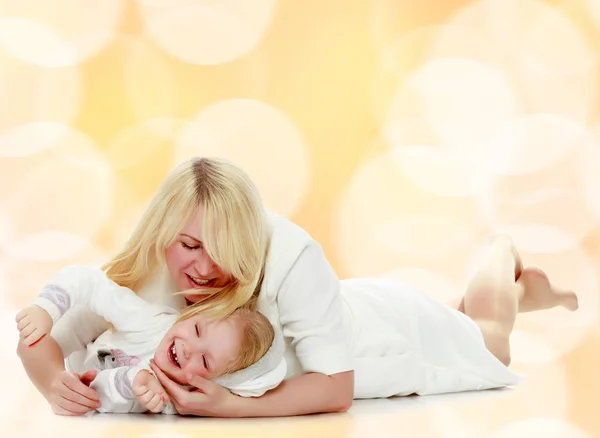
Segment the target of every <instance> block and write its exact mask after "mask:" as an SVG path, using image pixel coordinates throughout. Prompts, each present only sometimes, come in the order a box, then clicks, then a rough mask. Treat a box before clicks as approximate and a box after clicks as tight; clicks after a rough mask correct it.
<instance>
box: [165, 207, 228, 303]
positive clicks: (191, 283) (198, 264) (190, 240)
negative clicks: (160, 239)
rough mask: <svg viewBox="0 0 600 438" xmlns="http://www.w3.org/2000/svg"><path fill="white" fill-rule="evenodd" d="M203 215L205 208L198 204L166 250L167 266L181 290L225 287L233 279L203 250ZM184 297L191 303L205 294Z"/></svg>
mask: <svg viewBox="0 0 600 438" xmlns="http://www.w3.org/2000/svg"><path fill="white" fill-rule="evenodd" d="M203 216H204V209H203V208H202V207H198V208H197V209H196V211H195V212H194V214H193V215H192V217H191V218H190V220H189V221H188V222H187V224H185V226H184V228H183V230H181V233H180V234H179V235H178V236H177V240H175V242H174V243H173V244H171V245H170V246H169V247H168V248H167V251H166V261H167V267H168V269H169V273H170V274H171V278H172V279H173V281H174V282H175V284H176V286H177V288H178V289H179V290H186V289H206V288H212V287H223V286H226V285H227V284H228V283H229V282H230V281H231V277H230V276H229V275H227V274H226V273H224V272H223V271H222V270H221V268H219V267H218V266H217V265H216V264H215V262H213V261H212V260H211V258H210V257H209V256H208V254H207V253H206V251H205V250H204V247H203V245H202V218H203ZM185 297H186V299H187V300H188V301H191V302H197V301H199V300H201V299H202V298H203V296H202V295H186V296H185Z"/></svg>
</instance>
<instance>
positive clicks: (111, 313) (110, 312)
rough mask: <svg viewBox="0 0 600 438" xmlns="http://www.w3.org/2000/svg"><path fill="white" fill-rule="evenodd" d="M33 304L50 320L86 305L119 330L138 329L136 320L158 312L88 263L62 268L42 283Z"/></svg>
mask: <svg viewBox="0 0 600 438" xmlns="http://www.w3.org/2000/svg"><path fill="white" fill-rule="evenodd" d="M33 304H34V305H37V306H40V307H41V308H43V309H44V310H46V311H47V312H48V313H49V314H50V316H51V317H52V320H53V321H54V323H56V322H57V321H58V320H59V319H60V318H61V317H62V316H63V315H64V314H65V313H66V312H67V311H68V310H70V309H72V308H75V307H79V306H82V305H83V306H87V307H89V309H90V310H91V311H92V312H94V313H96V314H97V315H99V316H101V317H102V318H104V319H105V320H106V321H108V322H110V323H112V324H113V326H114V327H115V328H116V329H117V330H119V331H130V330H136V329H139V324H140V321H148V320H151V318H152V316H155V315H157V314H159V313H160V311H159V308H158V307H157V306H154V305H151V304H150V303H148V302H146V301H145V300H143V299H142V298H140V297H138V296H137V295H136V294H135V293H134V292H133V291H132V290H130V289H128V288H126V287H122V286H119V285H118V284H117V283H115V282H114V281H112V280H111V279H109V278H108V277H107V276H106V274H105V273H104V272H103V271H102V270H100V269H99V268H94V267H90V266H69V267H67V268H64V269H62V270H61V271H59V272H58V274H56V276H54V278H53V279H52V280H51V281H50V282H49V283H48V284H47V285H46V286H44V288H43V290H42V292H41V293H40V295H39V296H38V297H37V299H36V300H35V301H34V302H33ZM163 310H164V309H163Z"/></svg>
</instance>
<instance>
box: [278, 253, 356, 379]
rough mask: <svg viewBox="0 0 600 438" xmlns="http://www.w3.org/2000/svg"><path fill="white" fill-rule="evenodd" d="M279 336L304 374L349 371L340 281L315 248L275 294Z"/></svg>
mask: <svg viewBox="0 0 600 438" xmlns="http://www.w3.org/2000/svg"><path fill="white" fill-rule="evenodd" d="M277 305H278V309H279V318H280V322H281V325H282V327H283V335H284V336H285V337H289V338H291V339H292V346H293V347H294V348H295V350H296V356H297V357H298V360H299V361H300V365H301V366H302V370H303V371H304V372H305V373H308V372H315V373H322V374H326V375H331V374H337V373H341V372H345V371H351V370H352V369H353V365H352V354H351V344H350V342H349V340H350V333H348V324H347V320H346V317H345V312H344V308H343V302H342V298H341V295H340V281H339V279H338V277H337V275H336V274H335V272H334V271H333V268H332V267H331V266H330V264H329V262H328V261H327V259H326V258H325V254H323V251H322V250H321V247H320V246H319V245H318V244H316V243H315V244H313V245H310V246H308V247H307V248H305V249H304V250H303V252H302V253H301V254H300V256H299V257H298V259H297V260H296V262H295V263H294V265H293V266H292V268H291V269H290V271H289V272H288V274H287V276H286V278H285V280H284V281H283V283H282V285H281V287H280V289H279V292H278V294H277Z"/></svg>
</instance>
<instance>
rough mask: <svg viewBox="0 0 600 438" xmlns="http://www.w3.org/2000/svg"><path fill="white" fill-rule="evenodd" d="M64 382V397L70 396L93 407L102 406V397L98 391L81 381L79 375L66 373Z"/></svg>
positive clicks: (82, 403)
mask: <svg viewBox="0 0 600 438" xmlns="http://www.w3.org/2000/svg"><path fill="white" fill-rule="evenodd" d="M62 383H63V388H62V391H61V394H60V395H61V396H62V397H65V398H68V399H69V400H71V401H74V402H76V403H79V404H81V405H83V406H88V407H89V408H91V409H96V408H97V407H100V397H98V393H97V392H96V391H94V390H93V389H91V388H89V387H88V386H85V385H84V384H83V383H81V382H80V381H79V379H78V378H77V377H75V376H73V375H72V374H66V377H65V378H64V379H63V381H62Z"/></svg>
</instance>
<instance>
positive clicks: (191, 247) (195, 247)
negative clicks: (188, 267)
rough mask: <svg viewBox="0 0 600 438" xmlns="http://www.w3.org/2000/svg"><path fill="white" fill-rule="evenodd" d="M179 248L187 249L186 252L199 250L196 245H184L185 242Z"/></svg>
mask: <svg viewBox="0 0 600 438" xmlns="http://www.w3.org/2000/svg"><path fill="white" fill-rule="evenodd" d="M181 246H183V247H184V248H185V249H187V250H188V251H194V250H196V249H198V248H200V247H199V246H198V245H193V246H192V245H188V244H187V243H185V242H181Z"/></svg>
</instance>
